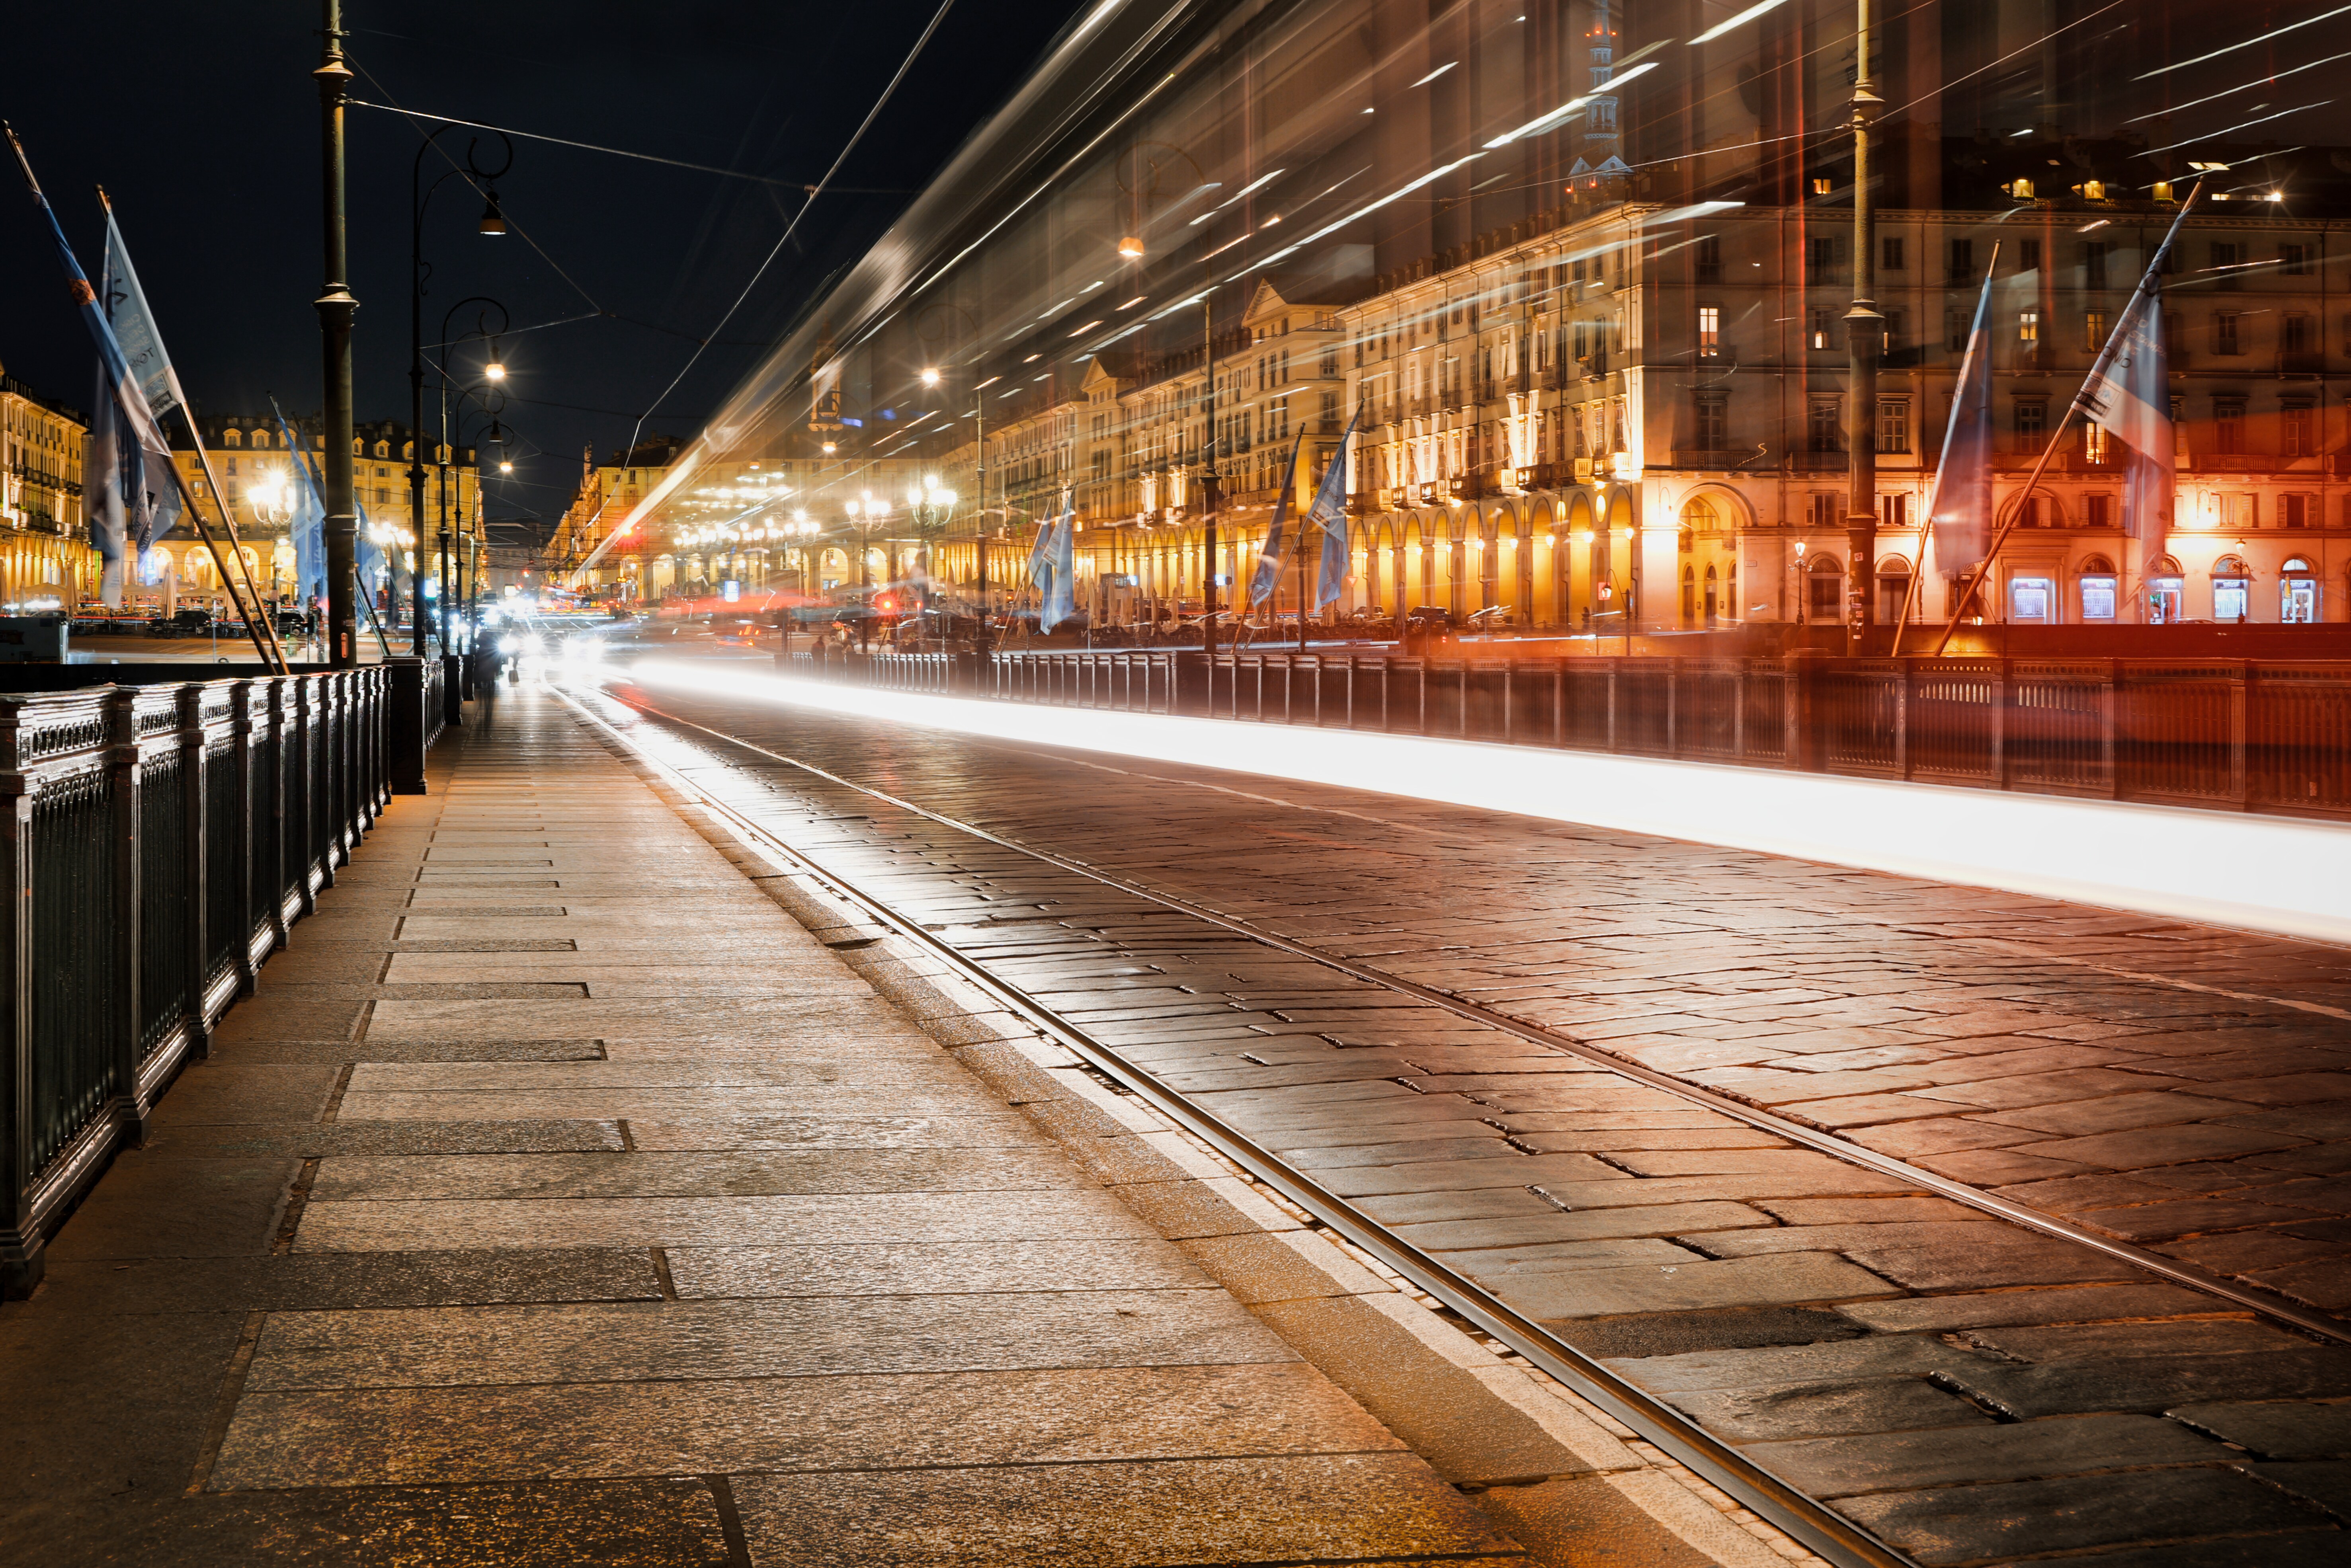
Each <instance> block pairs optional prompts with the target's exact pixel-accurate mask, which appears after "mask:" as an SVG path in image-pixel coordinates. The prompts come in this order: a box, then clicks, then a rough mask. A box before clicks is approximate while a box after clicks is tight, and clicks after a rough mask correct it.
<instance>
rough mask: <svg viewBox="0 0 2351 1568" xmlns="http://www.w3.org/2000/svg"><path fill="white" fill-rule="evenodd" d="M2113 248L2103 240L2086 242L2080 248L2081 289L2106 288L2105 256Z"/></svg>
mask: <svg viewBox="0 0 2351 1568" xmlns="http://www.w3.org/2000/svg"><path fill="white" fill-rule="evenodd" d="M2114 248H2115V247H2114V246H2112V245H2111V244H2109V243H2107V242H2106V241H2105V240H2095V239H2094V240H2086V241H2085V242H2084V243H2083V246H2082V287H2085V288H2104V287H2105V286H2106V255H2107V253H2108V252H2109V251H2111V250H2113V249H2114Z"/></svg>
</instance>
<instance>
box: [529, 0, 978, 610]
mask: <svg viewBox="0 0 2351 1568" xmlns="http://www.w3.org/2000/svg"><path fill="white" fill-rule="evenodd" d="M954 6H955V0H940V4H939V8H938V9H937V10H936V11H935V12H934V13H933V14H932V16H931V19H930V22H929V24H928V25H927V26H925V27H924V28H923V31H922V36H921V37H917V38H916V39H915V40H914V47H913V48H911V49H908V50H907V51H906V57H905V58H904V60H902V61H900V62H899V64H898V69H897V72H896V74H894V75H893V76H892V77H891V78H890V81H889V85H888V86H886V87H884V88H883V89H882V94H881V96H880V97H879V98H876V99H874V100H873V107H872V109H870V110H867V111H866V114H865V118H864V119H863V120H861V121H859V123H858V127H857V129H856V131H853V132H852V134H851V135H850V138H849V141H848V142H847V143H846V144H844V145H843V146H842V148H841V154H840V156H839V157H837V158H835V159H834V160H833V161H832V167H831V168H830V169H827V170H826V171H825V172H824V178H823V179H821V180H819V181H818V182H817V183H816V186H815V188H814V189H813V190H811V191H810V193H809V194H808V198H807V200H805V201H803V202H802V203H801V204H800V210H799V212H797V213H794V214H792V221H791V222H790V223H789V224H787V225H784V232H783V233H782V234H781V235H778V236H777V239H776V243H775V246H773V248H771V249H770V250H769V251H768V255H767V257H766V259H764V260H762V261H761V262H760V263H759V266H758V270H757V271H755V272H753V273H752V274H751V278H750V281H749V282H747V283H746V284H744V285H743V291H742V292H741V293H740V294H737V296H736V297H735V303H733V304H732V305H729V306H728V307H727V308H726V314H725V315H723V316H721V317H720V318H719V319H718V321H717V323H716V325H715V326H713V327H712V328H711V329H710V337H709V338H707V339H705V340H703V341H702V343H701V344H700V345H699V346H698V347H696V348H695V350H694V353H693V356H692V357H691V358H689V359H688V360H687V361H685V363H684V365H682V366H680V367H679V369H678V372H677V374H676V375H674V376H672V377H671V378H670V382H669V385H667V386H665V387H664V388H663V389H662V391H661V395H660V396H659V397H656V398H655V399H653V402H652V404H651V406H649V407H648V408H646V410H645V411H644V413H641V414H639V415H638V416H637V423H636V425H635V427H634V428H633V429H632V430H631V431H630V432H629V444H627V445H626V446H624V447H622V449H621V451H622V456H623V457H626V456H628V455H630V454H632V453H633V452H635V451H636V449H637V441H638V438H639V437H640V436H641V435H643V433H644V428H645V421H647V420H649V419H651V418H652V417H653V415H654V414H655V413H658V412H660V409H661V405H662V403H663V402H664V401H665V400H666V399H667V398H668V397H669V394H670V393H672V392H675V391H676V390H677V387H678V383H679V382H683V381H684V380H685V378H686V374H687V372H688V371H692V370H693V369H694V367H695V365H696V364H697V363H699V362H700V361H701V359H702V355H703V351H704V350H706V349H707V348H709V346H710V344H711V342H712V341H714V340H716V339H717V336H718V334H719V333H720V332H721V331H723V330H724V329H726V323H727V322H729V321H731V320H733V319H735V313H736V312H737V310H740V309H741V308H743V302H744V301H745V300H747V299H748V298H750V297H751V290H753V289H754V288H757V287H758V286H759V279H761V278H762V277H766V276H767V273H768V267H772V266H774V265H775V261H776V257H778V256H781V255H782V254H783V250H784V246H787V245H789V244H790V243H791V238H792V235H795V234H797V233H798V232H799V226H800V220H801V219H802V218H805V217H807V216H808V214H809V210H810V208H812V207H814V206H815V205H816V201H817V198H818V197H819V196H820V195H822V194H823V193H825V191H826V190H827V189H828V188H829V187H830V186H831V183H832V177H833V176H834V175H835V174H838V173H840V172H841V165H842V164H844V163H846V162H849V155H850V154H851V153H852V152H856V151H857V144H858V143H859V142H861V141H863V140H864V139H865V133H866V131H870V130H871V129H872V126H873V122H874V120H877V119H879V118H881V114H882V110H883V109H884V108H885V107H886V106H887V105H888V104H889V102H890V99H891V96H892V95H893V94H894V93H895V92H896V91H897V90H898V84H899V83H901V82H903V81H904V80H905V79H906V73H907V72H908V71H910V70H912V69H914V61H915V60H916V59H917V58H919V57H921V55H922V52H923V49H924V47H925V46H926V45H928V44H929V43H930V41H931V35H932V34H934V33H935V32H937V31H938V30H939V24H940V23H942V22H944V21H946V18H947V12H948V11H950V10H951V9H953V8H954ZM678 477H682V475H679V474H678V473H677V472H676V471H675V470H673V473H672V480H673V482H674V480H675V479H676V478H678ZM663 493H664V492H662V491H661V490H658V489H657V490H656V491H655V492H654V494H653V497H648V501H647V504H646V507H643V508H642V509H643V510H650V508H651V504H652V502H653V501H656V500H658V499H660V498H661V496H662V495H663ZM620 537H621V535H620V533H619V532H618V531H617V530H616V531H614V532H612V533H609V534H607V535H605V536H604V538H603V540H602V542H601V543H600V544H598V545H597V547H596V548H595V549H593V550H591V551H590V552H589V554H588V558H587V559H585V560H583V561H581V562H580V564H579V565H578V566H577V567H575V568H573V569H572V571H573V580H575V581H576V580H578V574H579V573H580V572H582V571H585V570H589V569H590V568H591V567H593V566H594V565H595V564H596V562H597V561H598V560H600V559H602V557H603V554H604V551H605V549H607V548H609V547H610V546H611V542H612V541H613V540H614V539H616V538H620Z"/></svg>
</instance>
